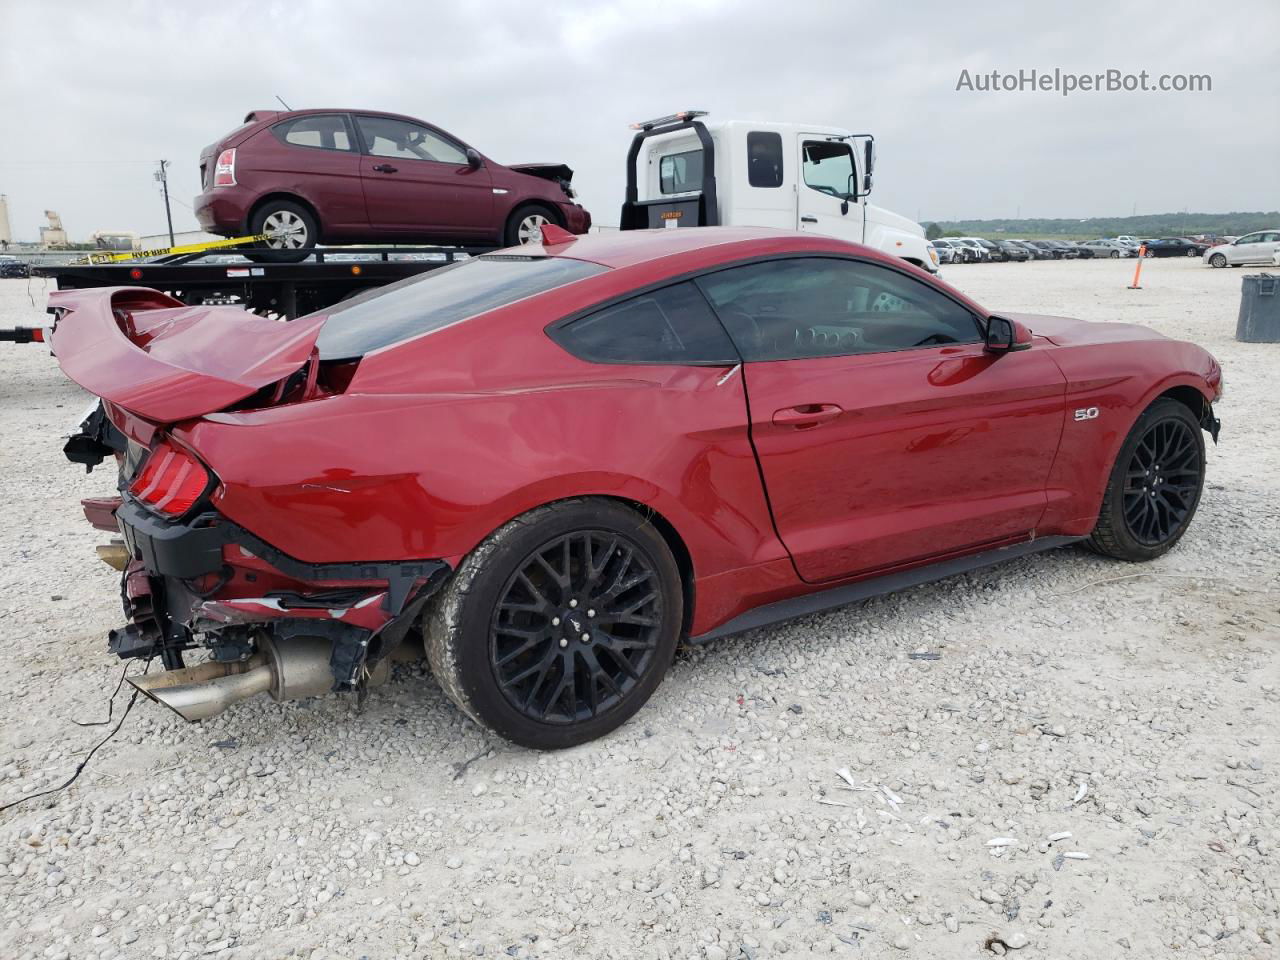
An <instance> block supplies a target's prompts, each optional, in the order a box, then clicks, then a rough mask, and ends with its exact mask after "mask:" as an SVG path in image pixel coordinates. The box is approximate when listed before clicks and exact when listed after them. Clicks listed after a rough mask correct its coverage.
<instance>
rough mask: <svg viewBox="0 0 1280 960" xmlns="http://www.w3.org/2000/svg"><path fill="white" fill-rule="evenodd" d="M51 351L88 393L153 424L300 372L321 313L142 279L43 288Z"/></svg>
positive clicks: (221, 405)
mask: <svg viewBox="0 0 1280 960" xmlns="http://www.w3.org/2000/svg"><path fill="white" fill-rule="evenodd" d="M49 310H50V312H51V313H53V314H54V316H55V317H56V318H57V319H56V321H55V323H54V325H53V334H52V337H51V338H50V339H51V340H52V346H53V352H54V355H55V356H56V357H57V358H58V364H59V366H61V367H62V372H63V373H65V374H66V375H67V376H68V377H70V378H71V379H72V380H74V381H75V382H76V383H78V384H80V386H82V387H84V388H85V389H86V390H88V391H89V392H90V393H92V394H95V395H97V396H99V397H101V398H102V399H103V400H107V401H109V402H111V403H113V404H115V405H116V406H118V407H121V408H123V409H124V410H127V411H129V412H130V413H132V414H134V415H135V416H137V417H139V418H141V419H143V420H145V421H147V422H148V423H151V424H157V425H158V424H165V423H176V422H177V421H179V420H186V419H189V418H191V417H199V416H203V415H205V414H208V413H213V412H215V411H218V410H224V409H226V408H227V407H229V406H231V405H232V404H235V403H238V402H239V401H241V400H243V399H245V398H246V397H248V396H250V395H251V394H253V393H255V392H256V391H258V390H260V389H262V388H263V387H265V386H268V385H269V384H272V383H277V382H279V381H281V380H283V379H284V378H286V377H289V376H291V375H292V374H294V373H295V372H297V371H298V370H299V369H300V368H301V367H302V366H303V365H304V364H306V363H307V362H308V361H309V360H310V359H311V357H312V353H313V350H314V347H315V342H316V339H317V338H318V337H319V336H320V328H321V327H322V326H323V325H324V318H323V317H307V318H304V319H301V320H294V321H292V322H289V323H284V322H282V321H278V320H267V319H264V318H263V317H259V316H255V315H254V314H252V313H248V312H246V311H245V310H244V309H242V308H240V307H231V306H187V305H185V304H183V303H182V301H180V300H176V299H174V298H173V297H170V296H167V295H165V294H163V293H160V292H159V291H157V290H150V289H146V288H143V287H100V288H97V289H93V290H59V291H57V292H55V293H52V294H50V296H49Z"/></svg>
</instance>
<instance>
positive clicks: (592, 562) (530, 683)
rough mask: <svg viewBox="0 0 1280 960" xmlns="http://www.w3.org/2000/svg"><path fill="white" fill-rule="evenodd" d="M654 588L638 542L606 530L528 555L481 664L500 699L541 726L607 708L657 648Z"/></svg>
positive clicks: (658, 608) (658, 612)
mask: <svg viewBox="0 0 1280 960" xmlns="http://www.w3.org/2000/svg"><path fill="white" fill-rule="evenodd" d="M658 584H659V581H658V576H657V573H656V572H655V569H654V566H653V564H652V563H651V561H650V560H649V559H648V557H647V556H645V555H644V553H643V552H642V551H641V550H640V549H639V547H638V546H637V545H636V544H634V543H632V542H631V541H629V540H628V539H627V538H626V537H623V536H621V535H619V534H615V533H611V532H608V531H579V532H575V533H571V534H566V535H564V536H562V537H558V538H556V539H555V540H552V541H550V542H549V543H547V544H545V545H543V546H542V547H540V548H539V549H538V550H536V551H534V553H533V554H531V555H530V556H529V557H528V558H527V559H526V560H525V561H524V563H523V565H522V566H521V567H520V569H519V570H518V571H517V572H516V573H515V574H514V575H513V576H512V578H511V579H510V581H508V583H507V586H506V588H505V589H504V591H503V594H502V596H501V599H500V600H499V602H498V606H497V608H496V609H495V611H494V616H493V625H492V629H491V633H490V641H489V653H490V664H491V666H492V668H493V670H494V675H495V677H496V678H497V680H498V684H499V687H500V688H501V690H502V692H503V695H504V696H505V697H506V699H507V701H508V702H509V703H510V704H511V705H512V706H514V707H515V708H516V709H517V710H519V711H520V712H521V713H522V714H524V715H525V716H527V717H531V718H533V719H536V720H539V721H543V722H548V723H569V722H573V721H578V720H584V719H589V718H591V717H594V716H596V715H597V714H599V713H601V712H602V711H605V710H608V709H609V708H610V707H612V706H614V705H615V704H616V703H617V702H618V701H620V700H621V699H622V698H623V697H625V696H626V695H627V693H628V692H629V691H630V690H631V688H632V687H634V686H635V684H636V683H638V682H639V681H640V679H641V678H642V677H643V676H644V674H645V672H646V670H647V669H648V668H649V664H650V660H651V659H652V657H653V651H655V650H656V649H657V645H658V631H659V628H660V625H661V622H662V598H661V592H660V590H659V585H658Z"/></svg>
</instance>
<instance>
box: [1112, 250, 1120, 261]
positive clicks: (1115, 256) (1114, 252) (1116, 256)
mask: <svg viewBox="0 0 1280 960" xmlns="http://www.w3.org/2000/svg"><path fill="white" fill-rule="evenodd" d="M1111 259H1112V260H1118V259H1120V251H1119V250H1112V251H1111Z"/></svg>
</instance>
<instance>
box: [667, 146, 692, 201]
mask: <svg viewBox="0 0 1280 960" xmlns="http://www.w3.org/2000/svg"><path fill="white" fill-rule="evenodd" d="M658 189H660V190H661V191H662V192H663V193H690V192H692V191H694V190H701V189H702V149H701V148H698V149H697V150H689V151H687V152H685V153H671V154H668V155H667V156H665V157H663V158H662V159H661V160H659V161H658Z"/></svg>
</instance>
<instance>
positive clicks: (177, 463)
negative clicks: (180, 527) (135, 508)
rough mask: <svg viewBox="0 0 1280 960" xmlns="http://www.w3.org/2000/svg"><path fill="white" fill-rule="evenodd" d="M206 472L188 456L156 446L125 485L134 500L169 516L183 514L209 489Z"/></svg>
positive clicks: (176, 450)
mask: <svg viewBox="0 0 1280 960" xmlns="http://www.w3.org/2000/svg"><path fill="white" fill-rule="evenodd" d="M210 479H211V478H210V476H209V471H208V470H206V469H205V468H204V464H202V463H201V462H200V461H199V460H197V459H196V458H195V457H193V456H191V454H189V453H187V452H186V451H185V450H181V449H179V448H178V447H174V446H171V445H170V444H168V443H161V444H159V445H158V446H157V447H156V448H155V449H154V450H152V451H151V455H150V456H149V457H147V461H146V463H144V464H143V465H142V469H141V470H140V471H138V475H137V476H136V477H134V480H133V483H131V484H129V493H130V494H131V495H132V496H133V497H134V499H136V500H139V501H141V502H142V503H145V504H146V505H147V506H148V507H150V508H151V509H152V510H155V511H157V512H159V513H163V514H166V515H167V516H170V517H179V516H182V514H184V513H186V512H187V511H188V510H190V509H191V507H192V506H193V505H194V504H195V502H196V501H197V500H199V499H200V496H201V494H203V493H204V492H205V490H207V489H208V488H209V481H210Z"/></svg>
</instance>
